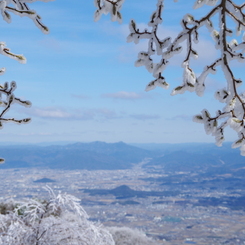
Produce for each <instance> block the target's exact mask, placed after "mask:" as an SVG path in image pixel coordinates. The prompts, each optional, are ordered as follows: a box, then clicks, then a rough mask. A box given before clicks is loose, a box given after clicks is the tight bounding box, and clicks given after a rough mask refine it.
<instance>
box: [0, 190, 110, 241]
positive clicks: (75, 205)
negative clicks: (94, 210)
mask: <svg viewBox="0 0 245 245" xmlns="http://www.w3.org/2000/svg"><path fill="white" fill-rule="evenodd" d="M48 191H49V194H50V197H49V199H48V200H46V201H40V200H35V199H27V200H26V201H23V202H16V203H15V202H10V203H9V204H6V205H0V245H7V244H8V245H115V243H114V240H113V238H112V235H111V234H110V233H109V231H108V230H107V229H106V228H104V227H103V226H102V225H101V224H96V223H94V222H92V221H89V220H88V215H87V213H86V212H85V210H84V209H83V208H82V206H81V205H80V200H79V199H77V198H76V197H74V196H72V195H68V194H65V193H63V194H62V193H59V194H55V193H54V192H53V190H51V189H50V188H48Z"/></svg>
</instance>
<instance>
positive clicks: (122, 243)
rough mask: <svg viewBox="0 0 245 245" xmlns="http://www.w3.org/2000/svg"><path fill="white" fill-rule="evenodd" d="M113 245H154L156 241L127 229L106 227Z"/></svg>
mask: <svg viewBox="0 0 245 245" xmlns="http://www.w3.org/2000/svg"><path fill="white" fill-rule="evenodd" d="M107 229H108V230H109V232H110V233H111V234H112V237H113V239H114V242H115V245H154V244H156V241H154V240H153V239H151V238H149V237H147V236H146V235H145V234H144V233H143V232H141V231H139V230H136V229H130V228H128V227H108V228H107Z"/></svg>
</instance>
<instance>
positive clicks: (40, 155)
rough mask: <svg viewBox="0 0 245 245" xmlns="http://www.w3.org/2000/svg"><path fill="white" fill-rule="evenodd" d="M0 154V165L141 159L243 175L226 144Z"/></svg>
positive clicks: (107, 164) (28, 149)
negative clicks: (3, 159) (4, 161)
mask: <svg viewBox="0 0 245 245" xmlns="http://www.w3.org/2000/svg"><path fill="white" fill-rule="evenodd" d="M0 157H3V158H5V160H6V163H5V164H2V165H0V169H1V168H29V167H42V168H52V169H70V170H72V169H87V170H99V169H107V170H110V169H111V170H112V169H129V168H132V166H133V165H134V164H135V163H139V162H141V161H142V160H143V159H145V158H150V159H151V160H150V161H149V162H148V163H147V164H146V165H145V166H144V167H146V168H148V169H151V168H152V169H154V168H155V167H156V166H157V169H159V168H160V169H162V170H164V171H165V172H175V171H189V172H195V171H201V172H203V174H205V173H207V174H210V173H212V172H215V173H216V174H217V173H219V174H226V173H230V172H232V173H233V175H236V176H241V177H242V176H244V174H245V157H242V156H240V153H239V150H238V149H231V148H230V143H226V144H224V146H222V147H217V146H215V145H214V144H211V143H210V144H208V143H187V144H134V145H129V144H125V143H123V142H118V143H105V142H99V141H96V142H91V143H74V144H68V145H50V146H40V145H11V146H0Z"/></svg>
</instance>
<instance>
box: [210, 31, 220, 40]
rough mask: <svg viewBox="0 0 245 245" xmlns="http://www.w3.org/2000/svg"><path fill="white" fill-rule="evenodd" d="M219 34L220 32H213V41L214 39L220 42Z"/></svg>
mask: <svg viewBox="0 0 245 245" xmlns="http://www.w3.org/2000/svg"><path fill="white" fill-rule="evenodd" d="M219 36H220V35H219V32H218V31H216V30H213V31H212V37H213V39H214V41H218V40H219Z"/></svg>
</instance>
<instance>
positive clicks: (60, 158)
mask: <svg viewBox="0 0 245 245" xmlns="http://www.w3.org/2000/svg"><path fill="white" fill-rule="evenodd" d="M153 155H155V153H153V152H151V151H148V150H144V149H140V148H137V147H135V146H130V145H127V144H125V143H123V142H118V143H105V142H92V143H75V144H69V145H65V146H60V145H54V146H45V147H42V146H32V145H26V146H2V147H0V156H1V157H3V158H5V159H6V163H5V164H3V165H1V166H0V168H24V167H27V168H28V167H44V168H60V169H88V170H95V169H96V170H97V169H108V170H109V169H127V168H131V167H132V166H133V164H134V163H138V162H140V161H142V160H143V159H144V158H146V157H153Z"/></svg>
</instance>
